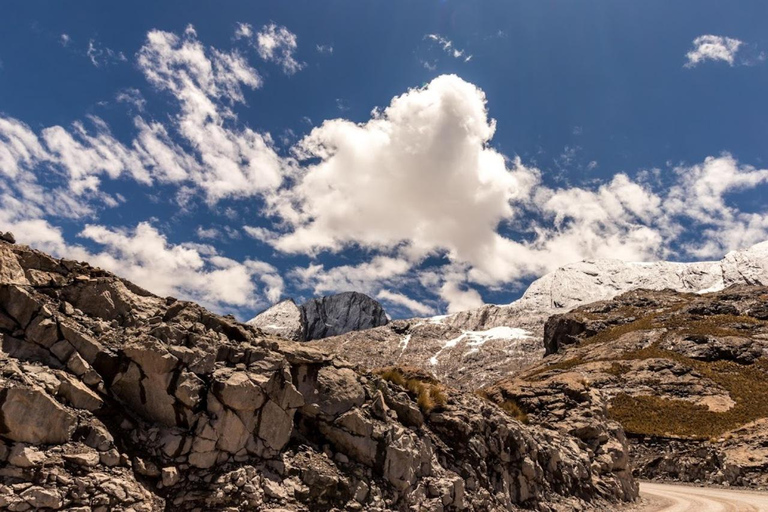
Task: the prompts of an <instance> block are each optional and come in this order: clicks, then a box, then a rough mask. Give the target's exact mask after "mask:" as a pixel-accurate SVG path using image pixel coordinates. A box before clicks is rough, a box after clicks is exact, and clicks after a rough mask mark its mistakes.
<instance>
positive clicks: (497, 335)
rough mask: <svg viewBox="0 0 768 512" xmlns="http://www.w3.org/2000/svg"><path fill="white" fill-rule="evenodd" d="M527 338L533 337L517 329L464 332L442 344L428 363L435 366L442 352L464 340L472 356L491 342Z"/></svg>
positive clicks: (501, 328)
mask: <svg viewBox="0 0 768 512" xmlns="http://www.w3.org/2000/svg"><path fill="white" fill-rule="evenodd" d="M528 338H533V335H532V334H531V333H530V332H528V331H526V330H525V329H520V328H518V327H508V326H500V327H493V328H491V329H488V330H485V331H464V332H462V333H461V334H460V335H459V336H457V337H456V338H453V339H451V340H448V341H446V342H445V343H444V344H443V347H442V348H441V349H440V350H438V351H437V353H436V354H435V355H434V356H432V357H431V358H429V363H430V364H431V365H432V366H435V365H436V364H437V357H438V356H439V355H440V354H441V353H442V352H443V351H444V350H447V349H451V348H453V347H455V346H456V345H458V344H459V342H460V341H462V340H464V339H466V340H467V346H468V347H470V350H469V352H468V354H473V353H475V352H478V351H479V350H480V347H482V346H483V345H485V343H486V342H488V341H491V340H523V339H528Z"/></svg>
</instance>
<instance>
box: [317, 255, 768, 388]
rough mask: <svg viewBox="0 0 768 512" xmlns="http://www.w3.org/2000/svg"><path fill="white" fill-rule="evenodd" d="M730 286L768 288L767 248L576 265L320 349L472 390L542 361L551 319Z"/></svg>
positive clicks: (330, 341) (324, 343)
mask: <svg viewBox="0 0 768 512" xmlns="http://www.w3.org/2000/svg"><path fill="white" fill-rule="evenodd" d="M734 284H762V285H768V242H764V243H761V244H758V245H755V246H753V247H751V248H749V249H746V250H743V251H734V252H731V253H729V254H728V255H726V256H725V257H724V258H723V259H722V260H720V261H718V262H704V263H671V262H657V263H625V262H622V261H619V260H596V261H584V262H579V263H574V264H571V265H567V266H565V267H563V268H561V269H558V270H556V271H554V272H552V273H550V274H547V275H545V276H543V277H542V278H540V279H538V280H536V281H534V282H533V283H532V284H531V286H530V287H529V288H528V290H527V291H526V292H525V294H524V295H523V296H522V298H520V299H519V300H517V301H515V302H513V303H511V304H509V305H506V306H495V305H487V306H483V307H481V308H479V309H474V310H470V311H464V312H461V313H457V314H453V315H448V316H442V317H434V318H426V319H413V320H407V321H397V322H393V323H392V324H390V325H389V326H387V327H380V328H378V329H375V330H374V331H371V332H366V333H365V334H360V333H354V332H353V333H349V334H346V335H344V336H340V337H336V338H329V339H326V340H322V341H320V342H318V346H321V347H322V348H323V349H324V350H330V351H333V352H340V353H344V354H345V357H348V358H350V359H351V360H352V361H354V362H357V363H360V364H368V365H374V366H383V365H389V364H397V363H398V362H399V361H408V362H409V364H413V365H416V366H420V367H423V368H426V369H429V370H430V371H432V372H434V373H435V374H436V375H437V376H438V377H439V378H440V379H442V380H444V381H445V382H447V383H449V384H451V385H453V386H456V387H460V388H463V389H468V390H473V389H478V388H479V387H482V386H484V385H488V384H490V383H492V382H494V381H496V380H498V379H500V378H502V377H505V376H506V375H508V374H509V373H511V372H516V371H519V370H520V369H522V368H524V367H526V366H528V365H530V364H532V363H535V362H537V361H538V360H539V359H541V357H542V356H543V355H544V350H543V344H542V339H543V334H544V332H543V331H544V323H545V322H546V320H547V318H549V317H550V316H551V315H553V314H558V313H563V312H566V311H569V310H571V309H573V308H575V307H578V306H580V305H584V304H589V303H591V302H595V301H599V300H606V299H610V298H612V297H615V296H616V295H619V294H621V293H623V292H626V291H629V290H634V289H641V288H644V289H651V290H663V289H672V290H676V291H680V292H691V293H704V292H708V291H717V290H722V289H724V288H726V287H728V286H731V285H734Z"/></svg>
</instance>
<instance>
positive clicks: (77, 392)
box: [58, 372, 104, 412]
mask: <svg viewBox="0 0 768 512" xmlns="http://www.w3.org/2000/svg"><path fill="white" fill-rule="evenodd" d="M59 378H60V379H61V385H60V386H59V389H58V395H59V396H61V397H62V398H64V399H65V400H66V401H67V402H68V403H69V404H70V405H72V407H74V408H76V409H85V410H87V411H91V412H96V411H98V410H99V409H101V407H102V406H103V405H104V401H103V400H102V399H101V397H99V395H97V394H96V393H94V392H93V391H91V390H90V388H88V386H86V385H85V384H83V383H82V382H80V381H79V380H76V379H75V378H73V377H70V376H69V375H67V374H66V373H63V372H62V373H60V374H59Z"/></svg>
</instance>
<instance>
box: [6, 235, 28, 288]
mask: <svg viewBox="0 0 768 512" xmlns="http://www.w3.org/2000/svg"><path fill="white" fill-rule="evenodd" d="M2 284H18V285H21V286H25V285H28V284H29V281H28V280H27V277H26V275H25V273H24V269H23V268H22V267H21V265H20V264H19V261H18V260H17V259H16V255H15V254H14V252H13V250H11V248H10V247H8V246H7V245H5V244H0V285H2Z"/></svg>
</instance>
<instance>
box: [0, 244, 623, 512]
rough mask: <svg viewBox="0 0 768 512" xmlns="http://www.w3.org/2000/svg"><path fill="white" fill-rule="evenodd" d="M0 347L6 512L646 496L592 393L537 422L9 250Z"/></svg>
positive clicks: (578, 505) (1, 282)
mask: <svg viewBox="0 0 768 512" xmlns="http://www.w3.org/2000/svg"><path fill="white" fill-rule="evenodd" d="M0 341H1V347H2V357H1V358H0V509H3V510H12V511H23V510H30V509H42V510H59V509H77V510H94V511H99V512H101V511H107V510H117V511H120V510H125V511H128V510H132V511H155V510H227V511H232V510H273V511H275V512H276V511H278V510H279V511H308V510H312V511H317V510H371V511H389V510H392V511H395V510H397V511H400V510H427V511H454V510H467V511H491V510H516V509H518V508H527V509H534V510H550V511H555V510H557V511H566V510H575V509H583V508H585V507H589V508H590V509H595V510H600V509H603V510H613V509H615V503H616V502H618V501H622V500H632V499H634V498H635V497H636V496H637V485H636V483H635V482H634V480H633V478H632V476H631V474H630V472H629V469H628V466H627V460H628V457H627V444H626V439H625V437H624V434H623V431H622V430H621V427H620V426H619V425H618V424H617V423H616V422H614V421H611V420H608V419H607V418H606V416H605V414H604V412H605V404H604V402H603V401H602V398H601V396H600V395H599V394H598V393H593V392H588V393H586V394H584V396H583V397H582V398H583V404H584V407H583V408H580V409H573V410H572V411H571V412H570V418H571V420H569V421H564V422H562V423H561V424H560V425H558V426H556V427H554V426H550V425H547V424H539V423H538V422H537V421H536V420H535V419H532V418H526V417H524V416H520V415H519V414H518V413H517V412H518V411H515V410H513V409H509V408H508V407H507V408H505V407H499V406H497V405H495V404H494V403H492V402H491V401H490V400H488V399H487V398H483V397H480V396H476V395H474V394H471V393H464V392H461V391H458V390H455V389H451V388H448V387H446V386H443V385H442V384H440V383H438V382H436V381H434V380H433V379H432V378H431V377H430V376H429V375H425V374H423V373H420V372H418V371H416V372H414V371H410V370H401V369H390V370H389V371H387V372H383V373H382V374H381V375H378V374H373V373H369V372H366V371H362V370H357V369H356V368H355V367H353V366H352V365H351V364H350V363H348V362H346V361H345V360H343V359H341V358H339V357H336V356H333V355H331V354H328V353H325V352H323V351H320V350H317V349H316V348H313V347H312V346H310V345H308V344H306V343H294V342H289V341H284V340H280V339H279V338H276V337H272V336H268V335H265V334H264V333H262V332H261V331H259V330H258V329H256V328H254V327H251V326H247V325H245V324H240V323H237V322H236V321H234V320H233V319H231V318H229V317H221V316H217V315H215V314H212V313H210V312H208V311H206V310H205V309H203V308H202V307H200V306H198V305H196V304H193V303H190V302H183V301H179V300H176V299H174V298H172V297H168V298H160V297H157V296H154V295H152V294H150V293H148V292H146V291H145V290H142V289H141V288H138V287H137V286H135V285H133V284H131V283H130V282H128V281H125V280H123V279H120V278H117V277H115V276H114V275H111V274H109V273H107V272H105V271H103V270H100V269H97V268H93V267H91V266H89V265H88V264H86V263H78V262H74V261H67V260H56V259H53V258H51V257H49V256H47V255H45V254H43V253H41V252H38V251H34V250H31V249H29V248H27V247H23V246H16V245H13V244H11V243H6V242H4V241H0ZM558 392H559V391H558V390H556V389H552V390H551V394H556V393H558ZM585 426H587V427H588V428H585Z"/></svg>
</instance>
